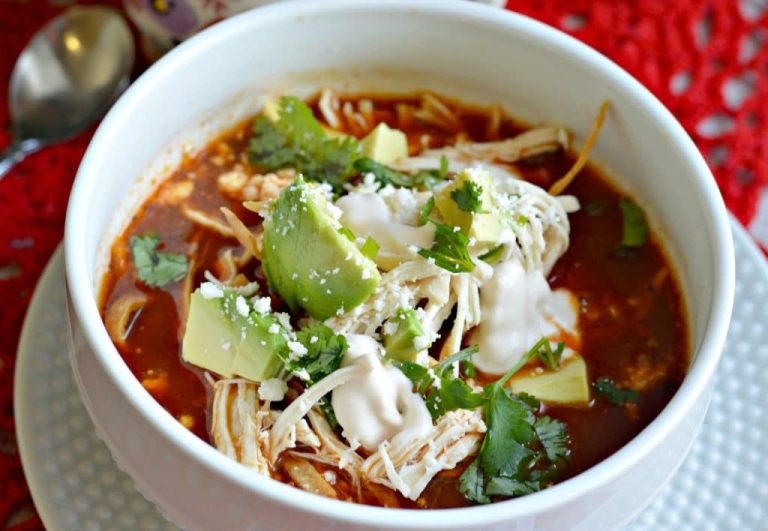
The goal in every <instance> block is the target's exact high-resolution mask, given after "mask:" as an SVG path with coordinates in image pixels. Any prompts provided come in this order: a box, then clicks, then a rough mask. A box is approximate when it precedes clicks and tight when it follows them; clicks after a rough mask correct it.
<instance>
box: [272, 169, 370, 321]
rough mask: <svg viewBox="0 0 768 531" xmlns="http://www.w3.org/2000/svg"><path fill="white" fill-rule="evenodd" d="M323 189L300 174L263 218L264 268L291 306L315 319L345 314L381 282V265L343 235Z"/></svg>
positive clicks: (273, 284) (275, 287)
mask: <svg viewBox="0 0 768 531" xmlns="http://www.w3.org/2000/svg"><path fill="white" fill-rule="evenodd" d="M340 228H341V225H340V223H339V222H338V220H337V219H336V218H335V217H334V216H333V215H332V213H331V209H330V207H329V205H328V201H327V199H326V198H325V196H324V195H323V193H322V192H321V190H320V189H319V188H318V187H317V186H314V185H309V184H307V183H306V182H304V179H302V178H301V176H299V177H297V178H296V180H295V181H294V182H293V184H291V186H289V187H288V188H286V189H285V190H283V191H282V192H281V193H280V196H279V197H278V198H277V200H276V201H275V202H274V203H273V205H272V209H271V213H270V215H269V218H268V219H267V220H265V221H264V244H263V248H262V266H263V268H264V272H265V274H266V276H267V279H268V280H269V285H270V286H271V287H272V289H274V290H275V291H276V292H277V293H279V294H280V297H282V299H283V300H284V301H285V302H286V303H287V304H288V306H289V307H290V308H291V309H292V310H294V311H296V310H297V309H299V308H304V309H305V310H306V311H307V312H308V313H309V314H310V315H311V316H312V317H314V318H316V319H321V320H322V319H326V318H328V317H330V316H332V315H337V314H338V315H341V314H343V313H344V312H347V311H349V310H351V309H352V308H354V307H356V306H357V305H359V304H360V303H362V302H363V301H365V300H366V299H367V298H368V297H369V296H370V295H371V293H373V291H374V290H375V289H376V287H377V286H378V285H379V281H380V280H381V276H380V275H379V270H378V269H377V268H376V264H375V263H374V262H373V261H372V260H371V259H369V258H366V257H365V256H364V255H363V254H362V253H361V252H360V249H358V248H357V246H356V245H355V244H354V242H352V241H350V240H349V239H348V238H347V237H346V236H344V235H343V234H340V233H339V229H340Z"/></svg>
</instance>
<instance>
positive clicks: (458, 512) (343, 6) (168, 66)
mask: <svg viewBox="0 0 768 531" xmlns="http://www.w3.org/2000/svg"><path fill="white" fill-rule="evenodd" d="M360 11H365V12H370V11H372V12H379V13H395V12H406V13H411V14H412V13H418V14H421V15H431V16H440V17H454V18H461V19H462V21H463V22H465V23H468V24H469V23H472V24H479V25H486V26H492V27H494V28H495V29H498V30H503V31H507V32H511V33H517V34H518V35H521V36H524V37H526V38H528V39H531V40H535V41H538V42H539V43H540V44H542V45H546V46H547V47H548V48H549V49H550V50H552V51H553V52H555V53H560V54H563V55H565V56H567V57H569V59H570V60H572V61H574V62H577V63H578V64H579V66H580V67H582V68H585V69H588V70H591V71H596V72H597V73H598V74H599V75H602V76H604V77H605V78H609V79H610V80H611V82H612V83H614V86H615V88H616V90H618V91H620V92H623V93H625V94H627V95H628V97H630V98H634V101H635V103H636V104H637V105H638V106H639V107H640V108H642V109H643V110H644V111H645V112H647V113H648V114H649V115H650V116H651V117H652V119H653V120H654V121H656V122H657V123H658V124H659V125H660V126H661V127H662V128H663V129H664V131H665V133H666V134H667V135H668V137H669V142H671V143H672V144H674V146H675V148H676V149H677V150H678V151H679V152H680V153H681V154H682V155H683V158H682V159H681V164H683V165H686V166H688V167H689V169H690V170H691V173H692V174H693V175H694V179H695V180H696V182H697V185H698V187H699V189H700V192H701V194H702V199H703V201H704V202H705V207H706V209H707V211H709V212H710V216H708V217H707V218H706V219H705V220H704V221H705V224H706V225H707V229H708V231H709V232H710V233H711V234H712V236H713V237H714V242H713V246H714V252H715V256H714V257H712V258H713V260H714V261H715V264H714V268H715V275H716V278H717V279H718V282H717V283H716V285H715V286H714V290H713V294H712V307H711V310H710V312H709V314H708V315H707V318H706V322H707V324H706V326H705V330H704V335H703V340H702V342H701V346H700V348H699V349H698V351H697V352H695V353H692V354H695V359H694V360H693V363H692V364H691V366H690V368H689V371H688V373H687V374H686V377H685V379H684V381H683V383H682V385H681V387H680V389H679V390H678V391H677V392H676V393H675V395H674V396H673V397H672V399H671V400H670V402H669V403H668V404H667V405H666V407H665V408H664V409H663V410H662V412H661V413H660V414H659V415H658V416H657V417H656V418H655V419H654V420H653V421H652V422H651V423H650V424H649V425H648V426H646V428H645V429H643V430H642V431H641V432H640V433H639V434H638V435H637V436H636V437H634V438H633V439H632V440H631V441H630V442H629V443H627V444H626V445H625V446H623V447H622V448H621V449H620V450H618V451H617V452H616V453H614V454H613V455H611V456H610V457H608V458H607V459H605V460H603V461H601V462H600V463H598V464H597V465H595V466H593V467H591V468H590V469H588V470H586V471H584V472H582V473H581V474H578V475H576V476H574V477H573V478H570V479H568V480H566V481H563V482H562V483H558V484H556V485H554V486H553V487H551V488H548V489H544V490H542V491H540V492H537V493H534V494H531V495H528V496H524V497H522V498H516V499H511V500H507V501H503V502H498V503H494V504H490V505H485V506H474V507H468V508H457V509H434V510H429V511H413V510H403V509H385V508H379V507H371V506H366V505H358V504H350V503H347V502H342V501H338V500H330V499H323V501H324V503H315V502H317V501H318V498H317V496H316V495H314V494H310V493H307V492H304V491H302V490H300V489H296V488H294V487H291V486H289V485H286V484H283V483H281V482H279V481H276V480H272V479H269V478H265V477H263V476H260V475H259V474H254V473H251V472H249V471H247V469H245V468H244V467H243V466H242V465H240V464H239V463H237V462H235V461H234V460H232V459H230V458H228V457H226V456H225V455H223V454H221V453H219V452H218V451H217V450H216V449H215V448H214V447H213V446H211V445H209V444H207V443H205V442H203V441H202V440H200V439H198V438H197V437H195V436H194V435H192V434H191V433H189V432H188V430H186V429H185V428H184V427H182V426H181V424H179V423H178V422H176V421H175V420H174V419H173V417H172V416H171V415H170V414H169V413H167V412H166V411H165V410H164V409H163V408H162V406H160V404H159V403H158V402H156V401H155V400H154V399H153V398H152V397H151V395H150V394H149V393H147V392H146V391H145V390H144V388H143V387H142V386H141V384H140V383H139V381H138V380H137V379H136V378H135V377H134V376H133V375H132V374H131V372H130V370H129V369H128V367H127V365H126V364H125V362H124V361H123V359H122V357H121V356H120V355H119V353H118V352H117V349H116V348H115V346H114V344H113V343H112V341H111V340H110V338H109V335H108V333H107V332H106V329H105V327H104V326H103V323H102V321H101V318H100V313H99V310H98V307H97V303H96V300H95V298H94V297H93V291H92V288H93V285H92V283H91V281H90V279H89V277H88V270H89V267H88V265H87V264H88V263H89V259H90V257H89V256H88V255H87V253H86V249H85V238H84V237H83V236H82V234H81V232H82V231H84V230H85V229H84V228H85V227H86V226H87V221H88V206H89V204H91V202H92V199H93V195H94V194H93V190H94V184H95V182H96V180H97V179H98V177H99V173H98V172H97V171H95V170H94V169H92V168H98V167H100V166H101V165H102V162H103V161H104V160H105V158H104V157H105V156H106V155H105V153H107V152H108V150H107V149H105V146H108V145H109V144H110V142H113V137H114V136H115V135H113V134H112V133H111V130H112V129H113V128H115V127H119V124H120V122H122V121H123V120H124V119H126V117H128V116H131V115H134V113H135V109H136V108H137V107H138V108H140V106H141V101H142V99H143V97H144V96H145V95H146V94H148V93H149V92H151V91H152V89H153V86H154V85H155V84H156V83H158V82H159V81H160V80H161V79H163V78H164V77H165V75H166V70H168V71H170V70H173V69H174V65H178V64H183V63H184V62H185V61H188V60H190V59H191V58H193V57H194V56H195V55H196V54H197V53H198V52H199V51H200V50H201V49H205V48H207V47H208V46H210V45H212V44H213V43H216V42H218V41H220V40H222V39H226V38H227V35H228V34H229V33H230V32H234V30H236V29H238V28H242V27H251V28H252V27H259V26H264V25H268V24H271V23H276V22H277V21H280V20H285V19H290V18H293V17H304V18H308V17H311V16H316V15H323V14H327V13H329V12H330V13H339V12H360ZM65 258H66V278H67V284H68V287H69V293H70V297H71V300H72V303H73V308H74V312H75V314H76V315H77V320H78V322H79V324H80V326H81V328H82V330H83V332H84V335H85V337H86V339H87V341H88V344H89V346H90V347H91V349H92V351H93V353H94V357H95V358H96V359H97V360H98V361H99V362H100V363H101V365H102V367H103V369H104V372H105V373H106V374H107V375H109V377H110V379H111V382H110V383H111V384H112V385H113V386H115V387H116V388H117V389H118V390H119V392H120V393H121V394H122V396H123V397H124V399H125V400H126V401H127V402H129V403H130V404H131V406H132V407H133V408H134V409H136V410H137V411H138V412H139V413H140V414H141V416H142V417H143V418H144V419H145V420H146V421H147V422H148V423H149V425H151V426H152V428H153V429H155V430H156V431H157V432H159V434H160V435H162V436H163V437H165V438H166V439H167V440H169V441H170V442H172V444H173V445H174V446H175V447H176V448H178V450H179V451H181V452H183V453H185V454H187V456H188V457H191V458H193V459H194V460H196V461H197V462H199V463H200V464H202V465H204V466H205V467H207V468H208V469H210V471H212V472H213V473H215V474H217V475H223V476H224V477H225V479H227V480H228V481H230V482H232V483H234V484H237V485H238V486H240V487H241V488H244V489H247V490H249V491H251V492H253V493H256V494H258V495H259V496H262V497H264V498H266V499H269V500H271V501H274V502H278V503H281V504H283V505H285V506H289V507H291V508H293V509H296V510H299V511H302V512H309V513H313V514H314V515H316V516H322V517H325V518H330V519H333V520H337V521H341V522H347V523H353V524H358V525H372V526H374V525H375V526H378V527H391V526H408V527H420V528H442V527H450V526H453V525H456V523H457V520H456V519H457V517H459V516H461V521H462V523H470V522H471V523H472V524H474V525H483V524H490V523H494V522H500V521H509V520H511V519H514V518H520V517H526V516H531V515H534V514H538V513H541V512H543V511H547V510H550V509H552V508H554V507H556V506H559V505H563V504H566V503H568V502H570V501H572V500H574V499H576V498H578V497H579V496H581V495H583V494H584V493H586V492H589V491H592V490H594V489H597V488H599V487H601V486H604V485H606V484H608V483H609V482H611V481H612V480H615V479H616V478H618V477H619V476H621V475H622V474H623V473H625V472H626V471H627V470H628V469H630V468H631V467H632V466H633V465H634V464H635V463H636V462H637V461H638V460H640V459H641V458H643V457H644V456H646V455H647V454H648V453H649V452H650V451H651V450H652V449H654V448H656V446H657V445H658V444H659V443H660V442H661V441H662V440H664V439H665V438H666V437H667V436H668V435H669V434H670V432H671V431H672V430H673V429H674V427H675V426H677V425H678V424H679V423H680V422H681V421H682V420H683V418H684V417H685V415H686V414H687V412H688V411H689V410H691V408H692V407H693V406H694V405H695V403H696V402H697V400H699V399H700V398H701V397H702V395H703V393H704V391H705V390H706V388H707V386H708V384H709V383H710V381H711V379H712V376H713V373H714V371H715V369H716V366H717V363H718V361H719V357H720V353H721V350H722V347H723V344H724V341H725V336H726V332H727V329H728V324H729V321H730V314H731V309H732V304H733V295H734V283H735V277H734V253H733V242H732V237H731V232H730V226H729V219H728V215H727V213H726V209H725V205H724V203H723V200H722V197H721V195H720V192H719V190H718V188H717V186H716V184H715V181H714V177H713V176H712V174H711V173H710V170H709V168H708V167H707V165H706V163H705V161H704V159H703V157H702V156H701V154H700V152H699V151H698V148H697V147H696V146H695V144H694V143H693V141H692V140H691V138H690V137H689V136H688V134H687V133H686V132H685V130H684V129H683V127H682V126H681V125H680V124H679V123H678V122H677V121H676V120H675V118H674V117H673V116H672V114H671V113H670V112H669V111H668V110H667V109H666V107H664V105H663V104H662V103H661V102H660V101H659V100H658V99H656V97H655V96H653V95H652V94H651V93H650V92H649V91H648V90H647V89H646V88H645V87H643V86H642V85H641V84H640V83H639V82H638V81H637V80H635V79H634V78H633V77H632V76H631V75H630V74H628V73H627V72H626V71H624V70H623V69H622V68H620V67H619V66H618V65H616V64H615V63H613V62H612V61H610V60H609V59H608V58H607V57H605V56H603V55H602V54H600V53H599V52H597V51H596V50H594V49H592V48H590V47H588V46H587V45H585V44H583V43H581V42H579V41H578V40H576V39H574V38H573V37H570V36H569V35H567V34H565V33H563V32H561V31H559V30H557V29H555V28H552V27H550V26H547V25H545V24H543V23H541V22H538V21H536V20H533V19H531V18H528V17H526V16H523V15H520V14H517V13H514V12H511V11H507V10H499V9H495V8H489V7H487V6H482V5H477V4H474V3H472V2H445V1H444V0H422V1H421V2H419V3H418V4H414V3H413V2H412V1H411V0H390V1H388V2H381V1H380V0H337V1H334V2H313V1H312V0H296V1H290V2H278V3H277V4H274V5H267V6H263V7H260V8H258V9H255V10H252V11H248V12H245V13H242V14H240V15H238V16H235V17H232V18H230V19H227V20H224V21H222V22H220V23H218V24H216V25H214V26H212V27H210V28H208V29H206V30H205V31H203V32H201V33H199V34H198V35H195V36H194V37H192V38H190V39H189V40H187V41H186V42H184V43H183V44H181V45H180V46H178V47H177V48H175V49H174V50H172V51H171V52H169V53H168V54H166V55H165V56H164V57H163V58H161V59H160V60H159V61H158V62H157V63H155V64H154V65H152V66H151V67H150V68H149V69H148V70H147V71H146V72H145V73H144V74H143V75H141V76H140V78H139V79H138V80H137V81H135V82H134V84H133V85H132V86H131V87H130V88H129V89H128V91H126V93H125V94H124V95H123V96H122V97H121V98H120V99H119V100H118V102H117V103H116V104H115V105H114V107H113V108H112V109H111V110H110V112H109V113H108V114H107V116H106V117H105V118H104V120H103V121H102V123H101V125H100V126H99V128H98V130H97V131H96V133H95V135H94V136H93V139H92V140H91V142H90V144H89V146H88V149H87V151H86V153H85V155H84V157H83V159H82V162H81V164H80V167H79V169H78V172H77V176H76V180H75V182H74V185H73V188H72V193H71V196H70V200H69V204H68V207H67V218H66V225H65ZM110 446H111V445H110Z"/></svg>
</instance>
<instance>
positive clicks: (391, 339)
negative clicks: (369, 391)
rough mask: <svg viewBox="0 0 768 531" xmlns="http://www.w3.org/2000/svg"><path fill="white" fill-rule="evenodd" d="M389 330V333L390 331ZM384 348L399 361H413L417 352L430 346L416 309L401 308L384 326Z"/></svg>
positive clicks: (391, 357)
mask: <svg viewBox="0 0 768 531" xmlns="http://www.w3.org/2000/svg"><path fill="white" fill-rule="evenodd" d="M388 332H389V333H388ZM382 335H383V336H384V348H385V349H386V351H387V357H388V358H390V359H393V360H399V361H413V360H414V359H416V354H418V353H419V352H421V351H422V350H424V349H426V348H429V340H428V339H427V338H426V336H425V335H424V329H423V328H422V326H421V321H419V317H418V315H417V314H416V310H413V309H411V308H407V309H406V308H400V309H399V310H398V311H397V313H396V314H395V315H394V316H393V317H391V318H389V319H388V320H387V322H386V323H384V326H383V334H382Z"/></svg>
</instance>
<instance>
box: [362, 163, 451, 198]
mask: <svg viewBox="0 0 768 531" xmlns="http://www.w3.org/2000/svg"><path fill="white" fill-rule="evenodd" d="M354 168H355V170H357V171H358V172H359V173H361V174H368V173H370V174H371V175H373V177H374V178H375V179H376V180H377V181H378V182H379V183H381V184H382V185H384V186H386V185H388V184H391V185H392V186H400V187H403V188H416V187H425V188H429V189H430V190H432V189H434V187H435V186H437V185H438V184H439V183H440V182H441V181H444V180H445V177H446V175H447V174H448V159H447V158H445V157H441V158H440V168H439V169H436V170H421V171H419V172H416V173H414V174H407V173H402V172H399V171H397V170H394V169H392V168H390V167H388V166H385V165H384V164H381V163H379V162H376V161H375V160H373V159H369V158H367V157H363V158H359V159H357V160H356V161H355V164H354Z"/></svg>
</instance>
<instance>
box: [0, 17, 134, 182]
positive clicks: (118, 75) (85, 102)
mask: <svg viewBox="0 0 768 531" xmlns="http://www.w3.org/2000/svg"><path fill="white" fill-rule="evenodd" d="M133 60H134V45H133V38H132V36H131V32H130V30H129V29H128V25H127V24H126V23H125V21H124V20H123V18H122V17H121V16H120V15H119V14H118V13H117V11H115V10H114V9H111V8H108V7H102V6H94V7H73V8H70V9H68V10H67V11H65V12H64V13H62V14H61V15H59V16H58V17H56V18H54V19H53V20H51V21H50V22H48V23H47V24H46V25H45V26H43V27H42V28H41V29H40V30H39V31H38V32H37V33H36V34H35V36H34V37H33V38H32V40H31V41H30V42H29V44H28V45H27V47H26V48H25V49H24V51H23V52H22V53H21V55H20V56H19V59H18V60H17V62H16V65H15V66H14V69H13V73H12V74H11V80H10V87H9V91H8V92H9V98H8V107H9V111H10V116H11V124H12V125H11V135H12V141H11V145H10V146H9V147H8V148H7V149H6V151H5V152H4V153H3V154H2V155H0V178H2V176H3V175H4V174H5V173H7V171H8V170H9V169H10V168H11V166H13V164H15V163H17V162H19V161H20V160H22V159H23V158H24V157H25V156H26V155H27V154H29V153H31V152H33V151H37V150H38V149H40V148H41V147H44V146H46V145H49V144H52V143H55V142H61V141H63V140H67V139H69V138H72V137H74V136H76V135H77V134H79V133H81V132H82V131H84V130H85V129H87V128H88V126H90V125H91V124H92V123H94V122H95V121H96V120H98V119H99V118H100V117H101V116H102V115H103V114H104V113H105V112H106V111H107V109H108V108H109V107H110V105H111V104H112V103H113V102H114V100H115V99H116V97H117V96H118V95H119V94H120V93H121V92H122V91H123V90H125V88H126V87H127V86H128V83H129V76H130V73H131V69H132V68H133Z"/></svg>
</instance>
